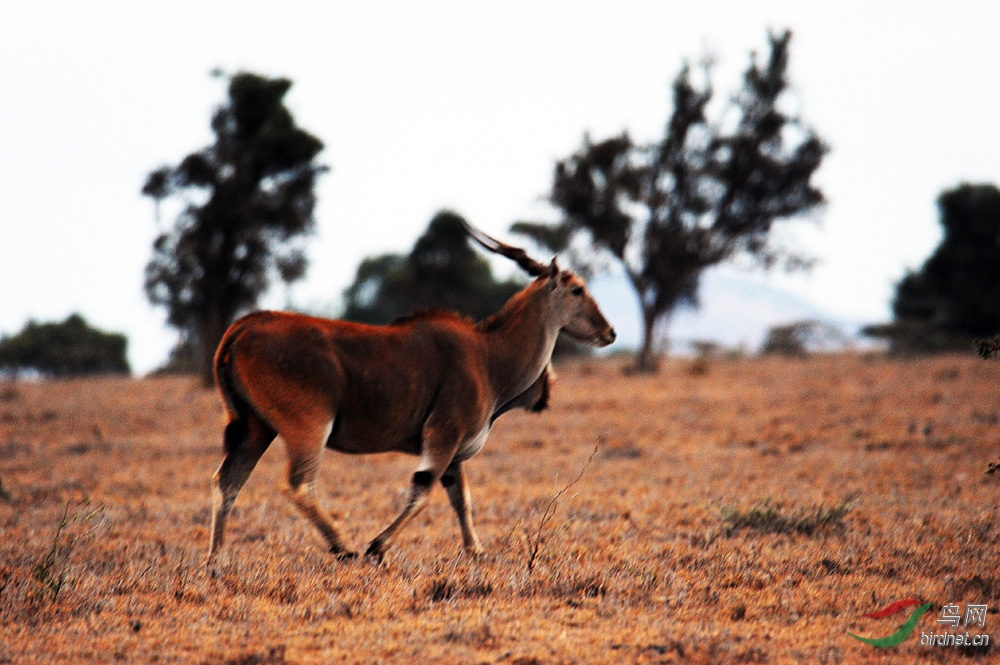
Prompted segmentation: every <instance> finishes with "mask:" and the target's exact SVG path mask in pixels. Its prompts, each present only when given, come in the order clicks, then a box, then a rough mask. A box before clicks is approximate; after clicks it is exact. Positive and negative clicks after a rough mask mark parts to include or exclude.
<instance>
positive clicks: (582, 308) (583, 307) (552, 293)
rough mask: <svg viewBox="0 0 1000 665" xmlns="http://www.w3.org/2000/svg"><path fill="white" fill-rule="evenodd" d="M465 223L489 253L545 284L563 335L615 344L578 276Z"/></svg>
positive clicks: (599, 342) (608, 325)
mask: <svg viewBox="0 0 1000 665" xmlns="http://www.w3.org/2000/svg"><path fill="white" fill-rule="evenodd" d="M463 224H464V225H465V229H466V231H468V233H469V235H470V236H472V239H473V240H475V241H476V242H478V243H479V244H480V245H482V246H483V247H485V248H486V249H487V250H489V251H491V252H494V253H495V254H500V255H501V256H506V257H507V258H509V259H511V260H512V261H514V262H515V263H517V265H518V266H520V267H521V269H522V270H524V271H525V272H526V273H528V274H529V275H531V276H532V277H536V278H538V279H539V280H544V281H545V289H546V292H547V294H548V298H549V306H550V307H549V311H550V313H551V316H552V317H553V319H554V322H555V323H557V324H558V327H559V330H560V332H564V333H566V334H567V335H569V336H570V337H572V338H573V339H575V340H576V341H578V342H583V343H585V344H590V345H591V346H608V345H609V344H611V343H612V342H614V341H615V337H616V335H615V329H614V328H612V327H611V324H610V323H608V320H607V319H605V318H604V314H603V313H601V309H600V307H598V306H597V302H596V301H595V300H594V298H593V296H591V295H590V291H589V290H588V289H587V284H586V283H585V282H584V281H583V279H581V278H580V276H579V275H577V274H576V273H574V272H572V271H570V270H561V269H560V268H559V265H558V264H557V263H556V260H555V258H553V259H552V262H551V263H549V264H545V263H542V262H541V261H536V260H535V259H533V258H531V257H530V256H528V254H527V252H525V251H524V250H523V249H521V248H520V247H513V246H511V245H508V244H506V243H503V242H500V241H499V240H497V239H496V238H493V237H491V236H489V235H487V234H485V233H483V232H482V231H480V230H479V229H477V228H475V227H474V226H472V225H471V224H469V223H468V222H466V221H464V220H463Z"/></svg>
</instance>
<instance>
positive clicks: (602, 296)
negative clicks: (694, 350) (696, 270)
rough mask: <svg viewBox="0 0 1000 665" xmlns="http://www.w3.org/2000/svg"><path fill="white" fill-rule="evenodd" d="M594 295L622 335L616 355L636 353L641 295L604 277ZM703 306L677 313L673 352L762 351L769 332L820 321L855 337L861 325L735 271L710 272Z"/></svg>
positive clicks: (671, 332)
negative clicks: (699, 348) (707, 348)
mask: <svg viewBox="0 0 1000 665" xmlns="http://www.w3.org/2000/svg"><path fill="white" fill-rule="evenodd" d="M590 289H591V291H592V292H593V294H594V297H595V298H596V299H597V301H598V302H599V303H600V305H601V309H602V310H603V311H604V313H605V315H606V316H607V318H608V320H609V321H611V323H612V325H614V327H615V330H616V331H617V332H618V341H617V342H616V343H615V345H614V346H613V347H612V349H614V350H622V349H626V348H636V347H637V346H638V345H639V342H640V337H641V332H640V328H641V317H640V314H639V306H638V304H637V303H636V297H635V293H634V292H633V291H632V288H631V287H630V286H629V284H628V282H627V281H626V279H625V278H624V277H623V276H621V275H601V276H598V277H595V278H594V279H592V280H591V282H590ZM700 299H701V306H700V307H698V308H697V309H691V308H685V309H681V310H679V311H677V312H675V313H674V315H673V317H672V319H671V321H670V324H669V326H668V328H667V336H668V338H669V342H670V350H671V352H674V353H684V352H687V351H688V350H689V349H690V343H691V342H693V341H713V342H717V343H719V344H722V345H724V346H727V347H742V348H744V349H746V350H747V351H756V350H757V349H758V348H759V347H760V345H761V342H763V341H764V337H765V335H766V334H767V330H768V328H770V327H771V326H774V325H781V324H787V323H792V322H794V321H802V320H806V319H812V320H819V321H823V322H824V323H828V324H831V325H833V326H835V327H836V328H838V329H839V330H840V331H841V332H843V333H844V334H845V335H846V336H848V337H853V336H854V335H855V334H856V333H857V330H858V328H859V324H858V323H857V322H849V321H841V320H838V319H837V317H835V316H832V315H830V314H829V313H827V312H825V311H824V310H823V309H822V308H821V307H819V306H817V305H814V304H812V303H810V302H808V301H807V300H805V299H803V298H801V297H799V296H797V295H795V294H792V293H788V292H786V291H782V290H780V289H778V288H775V287H773V286H770V285H768V284H767V283H765V282H763V281H761V279H760V277H759V276H752V275H748V274H740V273H738V272H735V271H732V270H729V271H727V270H709V271H707V272H706V273H705V274H704V275H703V277H702V283H701V291H700Z"/></svg>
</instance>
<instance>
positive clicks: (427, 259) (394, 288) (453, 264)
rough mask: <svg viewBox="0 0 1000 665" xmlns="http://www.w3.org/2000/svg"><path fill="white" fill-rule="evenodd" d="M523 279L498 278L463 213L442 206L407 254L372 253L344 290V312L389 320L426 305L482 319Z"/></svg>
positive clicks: (360, 318)
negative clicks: (472, 237)
mask: <svg viewBox="0 0 1000 665" xmlns="http://www.w3.org/2000/svg"><path fill="white" fill-rule="evenodd" d="M522 286H523V285H522V284H521V283H520V282H517V281H515V280H507V281H498V280H497V279H496V278H495V277H494V276H493V271H492V269H491V268H490V264H489V261H487V260H486V259H485V258H484V257H483V256H481V255H480V254H478V253H477V252H476V251H475V250H474V249H473V248H472V247H471V246H470V244H469V236H468V233H466V231H465V227H464V226H463V224H462V218H461V217H460V216H459V215H457V214H455V213H454V212H449V211H442V212H439V213H438V214H436V215H435V216H434V218H433V219H431V221H430V224H428V226H427V230H426V231H424V233H423V235H421V236H420V238H418V239H417V241H416V243H414V245H413V249H412V250H411V251H410V253H409V254H406V255H402V254H383V255H380V256H375V257H369V258H366V259H365V260H364V261H362V262H361V265H360V266H359V267H358V271H357V275H356V276H355V279H354V283H353V284H351V286H350V287H348V289H347V290H346V291H345V292H344V301H345V302H344V311H343V314H342V316H343V318H345V319H348V320H350V321H358V322H360V323H377V324H380V323H389V322H391V321H393V320H395V319H397V318H399V317H401V316H405V315H407V314H411V313H413V312H414V311H416V310H418V309H423V308H441V309H447V310H452V311H455V312H458V313H459V314H463V315H465V316H469V317H472V318H473V319H484V318H486V317H487V316H490V315H491V314H495V313H496V312H497V311H499V310H500V308H501V307H503V305H504V303H505V302H507V300H508V299H509V298H510V297H511V296H512V295H514V294H515V293H517V292H518V291H519V290H520V289H521V287H522Z"/></svg>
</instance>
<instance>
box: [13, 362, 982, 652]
mask: <svg viewBox="0 0 1000 665" xmlns="http://www.w3.org/2000/svg"><path fill="white" fill-rule="evenodd" d="M689 370H690V362H685V361H675V362H668V363H666V364H665V367H664V369H663V371H662V373H661V374H660V375H658V376H656V377H647V378H644V377H628V378H626V377H624V376H622V373H621V367H620V366H618V365H617V364H616V362H615V361H605V362H601V363H593V364H576V365H569V366H565V367H562V368H560V381H559V383H558V384H557V386H556V391H555V394H554V398H553V407H552V409H551V410H550V411H548V412H546V413H544V414H541V415H530V414H525V413H515V414H509V415H507V416H504V418H502V419H501V420H500V421H499V422H498V423H497V425H496V427H495V428H494V431H493V434H492V436H491V438H490V441H489V443H488V444H487V447H486V449H485V450H484V451H483V452H482V453H481V454H480V455H479V456H478V457H477V458H476V459H475V460H473V461H472V462H470V463H469V464H468V465H467V466H468V472H469V476H470V481H471V483H472V489H473V500H474V510H475V515H476V518H477V524H478V526H479V531H480V535H481V536H482V537H483V540H484V543H485V544H486V546H487V548H488V549H489V554H487V555H486V556H484V557H482V558H481V559H478V560H472V559H470V558H468V557H467V556H465V555H464V554H462V552H461V544H460V542H461V541H460V537H459V534H458V527H457V523H456V520H455V518H454V516H453V514H452V513H451V509H450V508H449V507H448V505H447V501H446V499H445V497H444V493H443V492H442V491H440V490H436V491H435V494H434V495H433V496H432V501H431V505H430V507H429V508H428V509H427V510H426V511H425V512H424V513H423V514H422V515H421V516H420V517H418V518H417V519H416V520H415V521H414V523H413V524H412V525H411V526H410V527H409V528H408V529H407V530H405V531H404V532H403V533H402V534H401V536H400V538H399V540H398V542H397V543H396V544H395V546H394V547H393V549H391V550H390V551H389V554H388V556H387V558H386V561H385V564H383V565H374V564H371V563H366V562H364V561H355V562H343V563H342V562H337V561H335V560H334V559H332V558H331V557H330V556H329V555H327V554H325V553H324V551H323V549H322V547H321V546H320V542H319V538H318V536H317V535H316V534H314V533H313V532H312V531H311V527H309V526H308V525H307V524H306V522H305V520H303V519H302V518H300V517H299V516H298V515H297V513H295V511H294V509H293V508H292V507H291V506H290V505H289V504H288V503H287V501H286V500H285V499H284V498H283V497H282V496H281V495H280V494H279V493H278V492H277V491H276V486H278V485H279V484H280V482H281V479H282V476H283V472H284V452H283V449H282V445H281V444H280V442H279V443H276V444H275V445H273V446H272V447H271V449H270V450H269V451H268V452H267V454H266V455H265V456H264V459H263V460H262V461H261V464H260V465H259V466H258V468H257V471H256V472H255V473H254V475H253V477H251V479H250V482H249V483H248V484H247V487H246V488H245V489H244V491H243V494H242V495H241V496H240V499H239V501H238V502H237V507H236V510H235V511H234V515H233V517H232V519H231V522H230V526H229V531H228V535H229V540H228V542H227V547H226V550H225V551H224V552H223V555H222V557H221V561H220V562H219V563H218V565H216V566H214V567H213V568H212V569H208V568H206V567H205V566H204V556H205V551H206V548H207V545H208V519H209V512H208V506H209V496H208V487H209V478H210V476H211V474H212V472H213V471H214V470H215V468H216V467H217V466H218V464H219V462H220V461H221V457H222V453H221V425H222V422H221V418H222V416H221V410H220V408H219V406H218V404H217V399H216V397H215V395H214V394H213V393H211V392H207V391H203V390H201V389H199V388H197V387H196V386H195V385H194V384H193V383H192V382H189V381H188V380H185V379H177V378H163V379H145V380H139V381H128V380H119V379H107V380H92V381H68V382H50V383H40V384H18V385H6V386H0V479H2V485H0V487H2V489H3V491H4V492H6V494H7V496H6V497H5V496H4V495H3V494H0V525H2V526H0V529H2V532H0V533H2V537H0V663H8V662H9V663H26V662H27V663H30V662H66V663H88V662H102V663H104V662H113V661H120V662H192V663H213V664H220V665H221V664H223V663H231V664H241V665H250V664H254V663H256V664H281V663H320V662H323V663H329V662H348V663H354V662H358V663H360V662H364V663H368V662H375V663H378V662H418V661H420V662H424V661H429V662H453V663H478V662H485V663H494V662H499V663H510V664H515V663H516V664H520V665H528V664H530V663H601V662H629V663H631V662H635V663H661V662H665V663H671V662H694V663H699V662H705V663H708V662H810V663H837V662H844V663H854V662H879V663H881V662H896V661H897V660H898V662H916V661H918V660H919V661H921V662H927V661H930V662H965V661H966V660H967V656H972V657H974V658H975V657H979V656H984V657H985V658H987V659H988V658H991V657H995V656H996V648H994V649H993V651H992V652H990V653H988V654H983V653H982V652H973V653H966V652H963V651H961V650H957V649H954V648H952V649H946V648H940V647H939V648H931V647H922V646H920V644H919V641H918V639H915V638H911V639H910V640H908V641H907V642H905V643H904V644H903V645H901V646H900V647H897V648H896V649H894V650H892V651H891V652H885V651H881V650H878V649H875V648H873V647H869V646H867V645H864V644H861V643H860V642H857V641H855V640H853V639H851V638H849V637H848V636H847V634H846V633H847V631H851V632H855V633H860V634H864V635H876V636H882V635H884V634H887V633H888V632H891V630H893V629H894V628H895V627H896V626H897V625H898V624H899V623H901V622H902V619H900V620H899V621H896V622H895V623H892V620H885V621H884V622H875V621H873V620H870V619H864V618H862V617H861V614H862V613H864V612H870V611H872V610H874V609H878V608H879V607H881V606H883V605H886V604H888V603H889V602H892V601H895V600H899V599H901V598H908V597H919V598H923V599H925V600H928V601H933V602H935V603H937V604H938V605H940V604H943V603H949V602H954V603H959V604H961V605H963V606H964V605H965V604H967V603H986V604H988V605H989V612H990V613H989V615H988V617H987V623H986V627H985V629H984V631H985V632H986V633H988V634H990V635H991V637H995V638H996V639H997V640H1000V617H998V616H997V610H998V609H1000V507H998V501H997V494H998V487H1000V485H998V483H1000V480H998V478H997V476H986V475H985V474H984V471H985V469H986V467H987V464H988V463H989V461H991V460H994V459H996V456H997V453H998V451H1000V426H998V423H1000V399H998V397H997V384H998V375H1000V366H998V365H997V364H995V363H988V362H985V361H983V360H979V359H977V358H973V357H970V358H959V357H945V358H937V359H925V360H916V361H908V362H903V361H891V360H886V359H883V358H865V357H855V356H837V357H824V358H812V359H800V360H785V359H777V358H775V359H771V358H768V359H734V360H716V361H712V362H711V363H709V364H707V365H706V366H704V367H701V368H699V371H698V372H691V371H689ZM595 445H597V453H596V455H594V457H593V460H592V461H591V462H590V464H589V466H588V458H589V457H590V456H591V454H592V453H593V451H594V447H595ZM414 464H415V461H414V460H413V459H409V458H406V457H403V456H393V455H388V456H379V457H374V458H367V457H358V458H352V457H346V456H342V455H337V454H330V455H328V456H327V457H326V459H325V461H324V471H323V475H322V478H323V483H324V484H323V485H322V487H321V494H322V496H323V499H324V502H325V504H326V505H327V506H328V507H329V508H331V509H332V510H333V512H335V513H336V514H337V515H338V516H339V517H340V518H342V519H343V521H344V524H345V527H346V529H347V532H348V533H349V534H350V535H351V537H352V538H353V539H354V541H355V545H356V546H361V545H363V543H364V542H365V541H366V539H368V538H370V537H371V536H373V535H374V534H375V533H377V532H378V531H379V530H380V529H381V528H382V527H384V526H385V525H386V524H387V523H388V522H389V521H390V520H391V519H392V518H393V517H394V516H395V514H396V512H397V511H398V510H399V509H400V507H401V505H402V502H403V501H404V500H405V498H406V488H407V484H408V481H409V478H410V475H411V473H412V470H413V466H414ZM581 471H583V474H582V476H581V477H580V478H579V480H578V481H577V482H576V483H575V484H573V485H572V486H570V487H569V489H568V490H566V491H565V492H564V493H563V494H561V495H559V492H560V491H561V490H562V489H563V488H566V487H567V486H569V485H570V483H571V482H572V481H573V480H574V478H576V477H577V476H578V475H579V474H580V472H581ZM557 495H558V497H557ZM554 498H557V501H555V503H553V499H554ZM547 511H548V512H547ZM935 614H937V611H936V610H935V611H932V612H929V613H928V616H927V617H925V618H924V619H922V620H921V624H920V627H921V628H922V629H923V630H927V631H931V630H939V629H938V627H937V626H935V625H934V615H935Z"/></svg>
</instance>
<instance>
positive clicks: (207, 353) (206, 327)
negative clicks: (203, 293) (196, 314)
mask: <svg viewBox="0 0 1000 665" xmlns="http://www.w3.org/2000/svg"><path fill="white" fill-rule="evenodd" d="M220 309H221V308H220V307H218V306H217V305H212V304H209V306H208V307H207V308H206V310H207V311H206V312H205V319H204V320H203V321H202V324H201V330H200V331H199V334H198V354H199V358H200V360H201V362H200V367H199V372H198V373H199V375H200V376H201V382H202V384H204V386H205V387H206V388H211V387H212V385H213V384H214V383H215V374H214V372H213V369H214V365H215V349H216V348H217V347H218V346H219V342H220V341H222V336H223V335H224V334H225V332H226V327H227V325H228V324H227V322H226V321H225V320H224V319H223V315H222V312H221V311H220Z"/></svg>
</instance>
